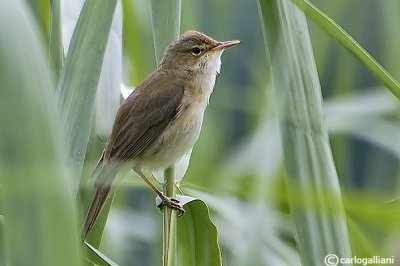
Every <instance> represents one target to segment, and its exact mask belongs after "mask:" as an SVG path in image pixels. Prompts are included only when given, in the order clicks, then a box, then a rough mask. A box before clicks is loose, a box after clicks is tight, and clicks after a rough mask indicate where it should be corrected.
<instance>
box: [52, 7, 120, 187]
mask: <svg viewBox="0 0 400 266" xmlns="http://www.w3.org/2000/svg"><path fill="white" fill-rule="evenodd" d="M116 4H117V0H87V1H86V2H85V4H84V6H83V8H82V11H81V14H80V17H79V20H78V22H77V24H76V27H75V30H74V34H73V36H72V39H71V43H70V45H69V48H68V54H67V57H66V59H65V64H64V67H63V70H62V73H61V77H60V81H59V83H58V87H57V91H56V95H57V98H58V102H59V105H60V106H59V107H60V109H61V112H62V117H63V119H62V120H61V121H62V124H63V125H64V127H65V134H66V138H67V145H68V148H69V158H70V160H71V163H72V164H73V169H74V174H75V182H76V184H78V178H79V176H80V174H81V171H82V167H83V163H84V159H85V154H86V147H87V143H88V141H89V134H90V127H91V121H92V117H93V111H94V101H95V97H96V89H97V85H98V82H99V77H100V71H101V67H102V64H103V58H104V53H105V50H106V45H107V41H108V37H109V34H110V28H111V23H112V19H113V15H114V11H115V7H116ZM83 59H84V60H83ZM76 188H77V185H76Z"/></svg>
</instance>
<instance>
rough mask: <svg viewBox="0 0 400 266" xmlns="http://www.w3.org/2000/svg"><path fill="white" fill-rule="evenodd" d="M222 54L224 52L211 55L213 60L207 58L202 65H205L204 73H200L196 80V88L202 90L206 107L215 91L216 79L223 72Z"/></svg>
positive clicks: (202, 97)
mask: <svg viewBox="0 0 400 266" xmlns="http://www.w3.org/2000/svg"><path fill="white" fill-rule="evenodd" d="M222 52H223V50H221V51H218V52H214V53H212V54H210V55H209V56H210V57H211V58H206V59H205V60H206V61H203V62H201V63H200V64H205V66H204V68H203V71H201V72H200V73H198V74H197V75H196V78H195V82H196V84H195V86H196V87H198V88H200V92H201V93H200V94H201V100H202V102H203V103H204V104H205V105H207V104H208V102H209V100H210V96H211V93H212V92H213V90H214V86H215V80H216V77H217V75H218V74H219V72H220V70H221V55H222ZM204 62H206V63H204Z"/></svg>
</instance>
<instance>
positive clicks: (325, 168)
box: [258, 0, 351, 265]
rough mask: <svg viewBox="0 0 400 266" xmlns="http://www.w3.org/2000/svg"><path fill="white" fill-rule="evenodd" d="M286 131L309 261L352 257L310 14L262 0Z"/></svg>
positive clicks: (294, 204)
mask: <svg viewBox="0 0 400 266" xmlns="http://www.w3.org/2000/svg"><path fill="white" fill-rule="evenodd" d="M258 3H259V10H260V17H261V21H262V22H263V26H264V28H263V30H264V38H265V46H266V52H267V54H268V55H269V60H270V62H271V65H270V67H271V70H272V75H273V82H274V87H275V96H276V100H277V101H276V102H277V113H278V116H279V122H280V130H281V134H282V141H283V148H284V157H285V167H286V183H287V187H288V193H289V201H290V205H291V213H292V220H293V223H294V226H295V231H296V240H297V245H298V247H299V251H300V256H301V259H302V263H303V265H323V264H324V258H325V256H327V255H328V254H335V255H337V256H338V257H339V258H341V257H351V249H350V242H349V236H348V230H347V224H346V218H345V212H344V208H343V204H342V201H341V192H340V186H339V182H338V177H337V173H336V169H335V165H334V162H333V159H332V152H331V147H330V144H329V138H328V134H327V129H326V127H325V125H324V123H323V119H322V117H323V115H322V96H321V88H320V84H319V80H318V74H317V70H316V66H315V62H314V56H313V52H312V47H311V41H310V37H309V34H308V27H307V22H306V20H305V16H304V14H303V13H302V12H301V11H300V10H299V9H298V8H297V7H295V6H294V5H293V4H292V2H291V1H290V0H259V1H258Z"/></svg>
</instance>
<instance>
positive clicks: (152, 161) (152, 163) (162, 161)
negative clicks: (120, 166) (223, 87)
mask: <svg viewBox="0 0 400 266" xmlns="http://www.w3.org/2000/svg"><path fill="white" fill-rule="evenodd" d="M184 102H185V101H184ZM204 109H205V106H202V105H201V104H199V103H193V102H192V104H187V103H184V104H183V105H182V106H181V109H180V111H179V113H178V115H177V117H176V118H175V119H174V120H173V121H172V122H171V123H170V124H169V125H168V127H167V128H166V129H165V130H164V131H163V133H162V134H161V135H160V137H158V138H157V139H156V140H155V141H153V142H152V143H151V144H150V145H149V147H147V148H146V149H145V150H144V151H143V153H142V154H141V155H140V156H139V157H138V163H139V164H140V166H141V167H142V168H143V169H144V170H147V171H158V170H162V169H165V168H167V167H168V166H170V165H172V164H174V163H176V162H177V161H178V160H179V159H180V158H181V157H182V156H183V155H184V154H185V153H187V152H188V151H189V150H190V149H192V148H193V145H194V144H195V142H196V140H197V139H198V137H199V135H200V130H201V126H202V123H203V116H204Z"/></svg>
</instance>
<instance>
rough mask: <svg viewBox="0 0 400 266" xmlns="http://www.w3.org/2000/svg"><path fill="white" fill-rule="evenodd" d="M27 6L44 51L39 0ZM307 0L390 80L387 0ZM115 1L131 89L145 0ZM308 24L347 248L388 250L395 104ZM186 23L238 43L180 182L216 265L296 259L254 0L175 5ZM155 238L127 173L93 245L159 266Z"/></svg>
mask: <svg viewBox="0 0 400 266" xmlns="http://www.w3.org/2000/svg"><path fill="white" fill-rule="evenodd" d="M27 2H28V3H29V4H30V5H29V6H30V7H31V9H32V14H33V16H34V17H35V18H36V22H37V24H38V28H39V32H40V33H37V34H38V36H39V38H41V40H42V43H43V44H44V45H43V47H44V48H45V49H46V48H47V47H49V38H48V36H49V32H50V24H49V21H50V20H49V16H50V3H49V1H44V0H41V1H32V0H31V1H27ZM313 3H314V4H316V5H317V6H318V7H319V8H320V9H322V10H323V11H324V12H325V13H327V14H328V15H329V16H331V17H332V18H333V19H334V20H336V21H337V22H338V23H339V24H340V25H341V26H342V27H343V28H344V29H346V30H347V31H348V32H349V33H350V34H351V35H352V36H353V37H354V38H355V39H356V40H358V41H359V42H360V43H361V45H362V46H363V47H364V48H365V49H366V50H367V51H369V52H370V53H371V54H372V55H373V56H374V57H375V58H376V59H377V60H378V61H379V62H380V63H381V64H382V65H383V66H384V67H385V68H386V69H387V70H388V71H389V72H390V73H392V75H393V76H394V77H395V78H397V79H400V66H399V64H398V62H399V61H400V52H399V49H398V47H399V45H400V29H399V27H400V17H399V16H398V13H399V12H400V3H399V1H398V0H385V1H375V0H353V1H345V0H338V1H322V0H315V1H313ZM122 6H123V19H124V24H123V48H124V49H123V71H124V75H123V80H124V82H125V83H126V84H127V85H129V86H132V87H134V86H136V85H138V84H139V82H140V81H141V80H143V79H144V78H145V77H146V75H148V74H149V73H150V72H151V71H152V70H153V69H154V68H155V67H156V61H155V55H154V46H153V37H152V30H151V21H150V9H149V2H148V1H134V0H123V1H122ZM309 27H310V34H311V39H312V44H313V49H314V54H315V59H316V63H317V69H318V72H319V77H320V82H321V87H322V93H323V96H324V102H325V104H324V111H325V118H326V123H327V126H328V129H329V131H330V139H331V144H332V149H333V154H334V161H335V163H336V168H337V171H338V176H339V179H340V184H341V189H342V193H343V197H344V205H345V208H346V211H347V215H348V220H349V224H350V226H349V230H350V235H351V242H352V249H353V253H354V255H358V256H371V255H380V256H387V257H391V256H393V255H396V254H398V243H399V242H400V237H399V229H400V224H399V223H398V221H399V219H398V215H399V212H398V209H399V203H398V201H397V200H396V199H397V198H398V195H399V190H400V184H399V181H398V180H399V173H400V172H399V158H400V144H399V143H400V142H399V141H398V138H399V136H400V125H399V110H400V108H399V107H400V105H399V103H398V101H397V100H396V99H395V97H394V96H392V95H390V93H388V91H387V90H386V89H385V88H382V87H381V84H380V83H379V82H377V80H376V79H375V78H374V76H373V75H372V74H371V73H370V72H368V71H367V70H366V69H365V67H364V66H362V65H361V64H360V63H359V62H358V61H357V60H356V59H355V58H354V57H352V56H351V55H350V54H349V53H348V52H347V51H346V50H345V49H343V47H341V45H340V44H338V43H337V42H335V41H334V40H333V39H332V38H330V37H329V36H328V35H327V34H326V33H324V32H323V31H321V29H320V28H318V27H317V26H315V25H314V24H313V23H311V22H310V23H309ZM188 29H197V30H200V31H203V32H205V33H207V34H208V35H210V36H212V37H214V38H216V39H219V40H228V39H240V40H241V41H242V44H241V45H240V46H239V47H237V48H235V49H232V50H229V51H227V52H226V54H224V55H223V58H222V71H221V75H220V76H219V77H218V80H217V84H216V88H215V91H214V93H213V96H212V97H211V101H210V106H209V108H208V110H207V112H206V117H205V121H204V124H203V131H202V134H201V136H200V139H199V141H198V143H197V144H196V146H195V148H194V150H193V154H192V158H191V164H190V167H189V169H188V172H187V174H186V177H185V179H184V180H183V183H182V189H183V191H184V192H186V193H188V194H190V195H193V196H197V197H199V198H201V199H203V200H204V201H205V202H207V204H208V205H209V207H210V209H211V212H212V220H213V221H214V222H215V224H216V226H217V229H218V232H219V238H220V244H221V248H222V253H223V261H224V263H225V264H226V265H230V266H231V265H238V266H239V265H255V266H257V265H274V266H275V265H278V266H279V265H299V264H300V259H299V256H298V250H297V248H296V246H295V242H294V236H293V231H292V224H291V220H290V210H289V208H288V199H287V190H286V185H285V183H284V181H283V175H284V168H283V161H282V150H281V145H280V141H281V140H280V135H279V129H278V126H277V123H276V120H275V111H274V104H276V103H275V102H274V96H273V93H272V90H271V82H270V79H269V72H268V71H269V70H268V67H267V64H266V56H265V52H264V44H263V38H262V32H261V27H260V21H259V18H258V11H257V4H256V1H241V0H231V1H228V0H221V1H212V0H204V1H195V0H185V1H182V25H181V31H185V30H188ZM2 41H3V40H0V43H1V42H2ZM5 68H6V66H3V67H2V68H1V69H0V71H4V69H5ZM0 93H4V92H3V89H2V90H1V91H0ZM0 108H1V107H0ZM0 111H1V109H0ZM2 182H3V181H2ZM1 189H3V185H2V184H1V187H0V192H2V191H1ZM392 200H394V201H393V202H391V201H392ZM2 205H4V203H3V202H2ZM3 208H4V207H3ZM3 211H4V210H3V209H0V214H2V213H3ZM0 218H1V216H0ZM1 220H2V219H0V228H1V224H2V223H1ZM0 234H1V235H0V241H4V239H3V238H4V237H3V236H2V234H3V230H2V229H0ZM161 236H162V226H161V215H160V213H159V212H158V210H157V209H156V208H154V196H153V194H152V193H151V191H149V190H148V189H147V188H145V187H144V185H143V184H142V183H141V182H139V181H137V180H136V177H135V176H133V174H131V175H129V177H127V178H126V179H125V181H124V182H123V184H122V186H121V187H120V188H119V190H118V193H117V195H116V198H115V200H114V204H113V208H112V209H111V216H110V217H109V221H108V224H107V227H106V235H105V239H104V241H103V247H102V250H103V251H104V253H106V254H107V255H108V256H109V257H110V258H113V259H114V260H115V261H116V262H117V263H118V264H119V265H143V266H147V265H160V262H161V259H160V258H161V250H162V248H161V247H162V238H161ZM1 248H2V245H0V264H4V263H5V261H4V259H3V258H2V254H3V253H2V252H1ZM321 263H322V262H321Z"/></svg>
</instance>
